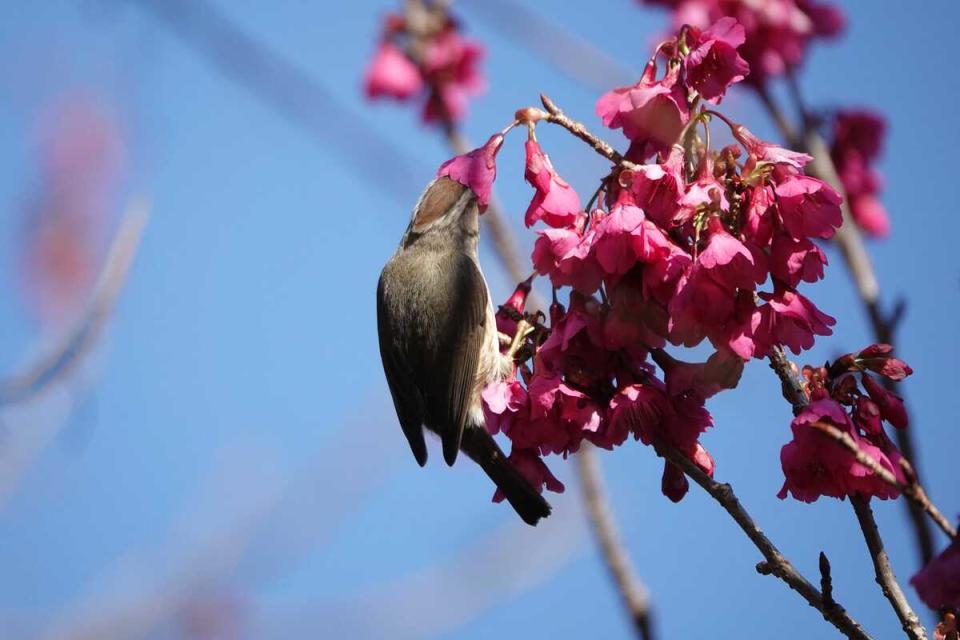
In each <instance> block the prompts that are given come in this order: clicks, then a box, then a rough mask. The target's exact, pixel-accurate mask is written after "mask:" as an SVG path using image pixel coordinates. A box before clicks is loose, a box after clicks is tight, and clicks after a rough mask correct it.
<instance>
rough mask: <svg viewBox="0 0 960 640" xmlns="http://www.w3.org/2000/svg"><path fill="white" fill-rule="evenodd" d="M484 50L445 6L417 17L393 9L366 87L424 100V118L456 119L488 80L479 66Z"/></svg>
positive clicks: (371, 94) (373, 92) (372, 93)
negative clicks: (442, 9)
mask: <svg viewBox="0 0 960 640" xmlns="http://www.w3.org/2000/svg"><path fill="white" fill-rule="evenodd" d="M483 53H484V52H483V47H482V46H481V45H480V44H479V43H477V42H474V41H473V40H470V39H468V38H465V37H464V36H463V35H462V34H461V32H460V28H459V26H458V24H457V22H456V21H454V20H453V19H451V18H450V17H449V16H448V15H447V14H446V13H445V12H441V13H431V12H422V14H421V13H418V14H417V15H416V19H410V18H409V17H408V16H405V15H399V14H389V15H387V16H386V17H385V18H384V21H383V31H382V35H381V38H380V45H379V46H378V48H377V51H376V53H375V54H374V57H373V60H371V62H370V65H369V67H368V68H367V72H366V76H365V78H364V91H365V92H366V95H367V97H368V98H371V99H377V98H393V99H395V100H399V101H401V102H405V101H411V100H418V101H421V102H422V110H421V117H422V118H423V121H424V122H426V123H440V124H444V123H449V122H456V121H459V120H460V119H461V118H463V116H464V115H465V114H466V110H467V103H468V101H469V98H470V97H471V96H473V95H476V94H477V93H480V92H481V91H483V89H484V88H485V86H486V82H485V80H484V78H483V76H482V75H481V74H480V71H479V69H478V67H479V64H480V61H481V59H482V58H483Z"/></svg>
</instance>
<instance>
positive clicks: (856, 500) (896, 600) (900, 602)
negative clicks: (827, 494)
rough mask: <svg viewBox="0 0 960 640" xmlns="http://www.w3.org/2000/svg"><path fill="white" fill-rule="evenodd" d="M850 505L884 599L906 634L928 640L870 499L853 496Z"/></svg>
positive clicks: (916, 639) (914, 639) (919, 639)
mask: <svg viewBox="0 0 960 640" xmlns="http://www.w3.org/2000/svg"><path fill="white" fill-rule="evenodd" d="M850 503H851V504H852V505H853V510H854V512H855V513H856V514H857V520H858V521H859V522H860V528H861V529H863V538H864V540H865V541H866V543H867V548H868V549H869V550H870V558H871V559H872V560H873V568H874V570H875V571H876V574H877V584H879V585H880V589H881V590H882V591H883V595H884V596H885V597H886V598H887V600H889V601H890V606H891V607H893V610H894V612H895V613H896V614H897V618H899V619H900V623H901V624H902V625H903V630H904V632H905V633H906V634H907V637H908V638H911V640H926V638H927V630H926V629H924V628H923V625H922V624H920V618H919V617H917V614H916V612H915V611H914V610H913V608H912V607H911V606H910V603H909V602H908V601H907V597H906V596H905V595H904V593H903V589H901V588H900V583H898V582H897V577H896V576H895V575H894V574H893V567H892V566H890V558H889V557H888V556H887V552H886V550H885V549H884V548H883V540H882V539H881V538H880V530H879V529H878V528H877V521H876V520H875V519H874V517H873V509H872V508H871V507H870V499H869V498H865V497H863V496H860V495H852V496H850Z"/></svg>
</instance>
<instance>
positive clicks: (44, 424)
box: [0, 200, 148, 503]
mask: <svg viewBox="0 0 960 640" xmlns="http://www.w3.org/2000/svg"><path fill="white" fill-rule="evenodd" d="M147 218H148V208H147V204H146V203H145V202H144V201H141V200H134V201H132V202H131V203H130V204H129V205H128V207H127V211H126V212H125V214H124V215H123V218H122V219H121V221H120V227H119V229H118V230H117V232H116V235H115V237H114V240H113V243H112V244H111V247H110V250H109V253H108V255H107V258H106V261H105V262H104V266H103V269H102V271H101V273H100V276H99V280H98V283H97V285H96V287H95V289H94V292H93V295H92V298H91V300H90V302H89V306H88V308H87V311H86V313H84V314H83V316H82V317H81V318H80V320H79V322H78V323H77V325H76V328H75V329H73V330H72V331H71V332H69V333H68V334H66V336H65V337H64V338H63V339H62V340H60V341H58V342H56V343H55V344H54V345H53V347H52V349H50V351H49V353H47V354H46V355H44V356H43V357H41V358H40V359H38V360H37V361H36V362H34V363H32V364H30V365H28V366H27V367H26V368H25V369H24V370H23V371H20V372H17V373H14V374H12V375H11V376H10V377H9V378H7V379H5V380H3V381H0V408H2V409H3V413H2V417H3V420H4V423H5V424H6V426H7V431H8V433H7V434H6V435H5V440H4V446H3V447H2V448H0V503H2V502H3V501H4V500H5V499H6V497H7V496H9V495H10V493H11V491H12V490H13V488H14V487H15V486H16V483H17V480H18V478H19V477H20V475H21V473H22V472H23V471H24V470H25V469H26V468H27V467H28V466H29V464H30V461H31V460H32V459H33V457H34V456H35V455H36V453H37V452H38V451H39V450H41V449H42V448H43V447H44V446H45V445H46V444H47V443H49V441H50V439H51V438H52V437H53V436H54V434H55V433H56V431H57V429H58V428H59V425H61V424H62V423H63V421H64V420H65V419H66V417H67V416H68V415H69V414H70V406H69V405H72V404H73V402H72V401H70V399H69V398H59V399H58V400H57V401H56V402H53V403H51V405H50V406H43V405H44V404H45V402H44V401H45V400H46V399H48V398H49V397H51V396H53V395H54V393H53V392H54V390H55V389H56V388H57V387H59V386H60V385H59V383H62V382H66V381H67V380H69V379H70V378H71V376H72V375H73V374H74V373H75V372H76V371H77V369H78V368H79V367H80V365H81V364H82V363H83V362H85V361H86V360H87V359H88V358H89V356H90V354H91V352H92V351H93V349H94V347H95V346H96V345H97V342H98V339H99V338H100V335H101V334H102V332H103V330H104V328H105V326H106V324H107V322H108V320H109V318H110V315H111V313H112V312H113V309H114V307H115V305H116V302H117V298H118V297H119V295H120V292H121V290H122V289H123V285H124V283H125V282H126V279H127V275H128V273H129V271H130V266H131V264H132V263H133V259H134V257H135V255H136V252H137V249H138V248H139V246H140V239H141V236H142V234H143V229H144V226H145V225H146V223H147Z"/></svg>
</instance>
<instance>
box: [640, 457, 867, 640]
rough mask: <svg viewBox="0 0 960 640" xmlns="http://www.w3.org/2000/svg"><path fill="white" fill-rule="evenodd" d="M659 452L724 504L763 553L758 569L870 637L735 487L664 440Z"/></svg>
mask: <svg viewBox="0 0 960 640" xmlns="http://www.w3.org/2000/svg"><path fill="white" fill-rule="evenodd" d="M657 452H658V453H659V454H660V455H661V456H663V457H664V458H666V459H667V460H669V461H670V462H672V463H673V464H675V465H677V466H678V467H680V468H681V469H682V470H683V472H684V473H686V474H687V476H688V477H690V478H691V479H692V480H693V481H694V482H696V483H697V484H698V485H700V486H701V487H702V488H703V489H704V491H706V492H707V493H708V494H710V496H711V497H712V498H713V499H714V500H716V501H717V502H718V503H719V504H720V506H721V507H723V508H724V509H725V510H726V511H727V513H729V514H730V517H732V518H733V519H734V521H735V522H736V523H737V524H738V525H739V526H740V529H741V530H743V532H744V533H745V534H746V535H747V537H748V538H749V539H750V541H751V542H753V544H754V546H756V547H757V549H758V550H759V551H760V553H761V554H763V557H764V561H763V562H761V563H759V564H758V565H757V571H758V572H759V573H761V574H763V575H773V576H776V577H777V578H779V579H780V580H782V581H783V582H785V583H786V584H787V586H789V587H790V588H791V589H793V590H794V591H796V592H797V593H798V594H799V595H800V596H801V597H802V598H803V599H804V600H806V601H807V604H809V605H810V606H811V607H813V608H814V609H816V610H817V611H819V612H820V613H821V614H823V617H824V619H826V620H827V621H828V622H830V623H831V624H832V625H833V626H835V627H836V628H837V629H838V630H839V631H840V632H841V633H842V634H844V635H845V636H847V637H848V638H859V639H861V640H863V639H865V638H869V637H870V636H869V635H868V634H867V633H866V631H864V630H863V627H861V626H860V623H858V622H857V621H856V620H854V619H853V618H851V617H850V615H849V614H848V613H847V612H846V610H845V609H844V608H843V607H842V606H840V605H839V604H837V603H836V602H835V601H834V600H833V598H832V596H831V598H830V601H829V603H828V602H827V601H825V599H824V596H823V594H821V593H820V591H818V590H817V588H816V587H814V586H813V585H812V584H811V583H810V581H809V580H807V579H806V578H805V577H803V575H802V574H801V573H800V572H799V571H798V570H797V569H796V568H795V567H794V566H793V564H791V563H790V561H789V560H787V559H786V558H785V557H784V556H783V554H782V553H780V550H779V549H778V548H777V547H776V546H775V545H774V544H773V543H772V542H771V541H770V539H769V538H768V537H767V536H766V535H765V534H764V533H763V531H761V530H760V527H758V526H757V524H756V522H754V520H753V518H752V517H751V516H750V514H749V513H747V510H746V509H744V507H743V505H742V504H741V503H740V500H739V499H737V496H736V494H735V493H734V492H733V487H731V486H730V485H729V484H726V483H720V482H717V481H715V480H714V479H713V478H711V477H710V476H708V475H707V474H706V473H704V472H703V470H701V469H700V468H699V467H698V466H697V465H696V464H694V463H693V462H692V461H691V460H690V459H689V458H688V457H687V456H685V455H684V454H683V453H681V452H680V451H679V450H677V449H675V448H673V447H670V446H668V445H666V444H664V443H660V444H658V446H657Z"/></svg>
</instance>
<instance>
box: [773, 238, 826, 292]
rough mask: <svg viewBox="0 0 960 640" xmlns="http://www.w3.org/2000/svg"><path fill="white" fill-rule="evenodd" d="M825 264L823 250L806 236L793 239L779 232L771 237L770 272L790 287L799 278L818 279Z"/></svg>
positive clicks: (794, 285) (799, 279)
mask: <svg viewBox="0 0 960 640" xmlns="http://www.w3.org/2000/svg"><path fill="white" fill-rule="evenodd" d="M826 264H827V257H826V256H825V255H824V254H823V251H821V250H820V248H819V247H818V246H817V245H815V244H813V243H812V242H810V241H809V240H807V239H806V238H801V239H800V240H794V239H793V238H791V237H790V236H789V235H787V234H780V235H778V236H777V237H775V238H774V239H773V245H772V246H771V250H770V273H771V274H772V275H773V277H775V278H777V279H778V280H780V281H781V282H783V283H785V284H787V285H788V286H790V287H796V286H797V285H798V284H800V281H801V280H802V281H804V282H816V281H817V280H820V279H821V278H823V267H824V266H826Z"/></svg>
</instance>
